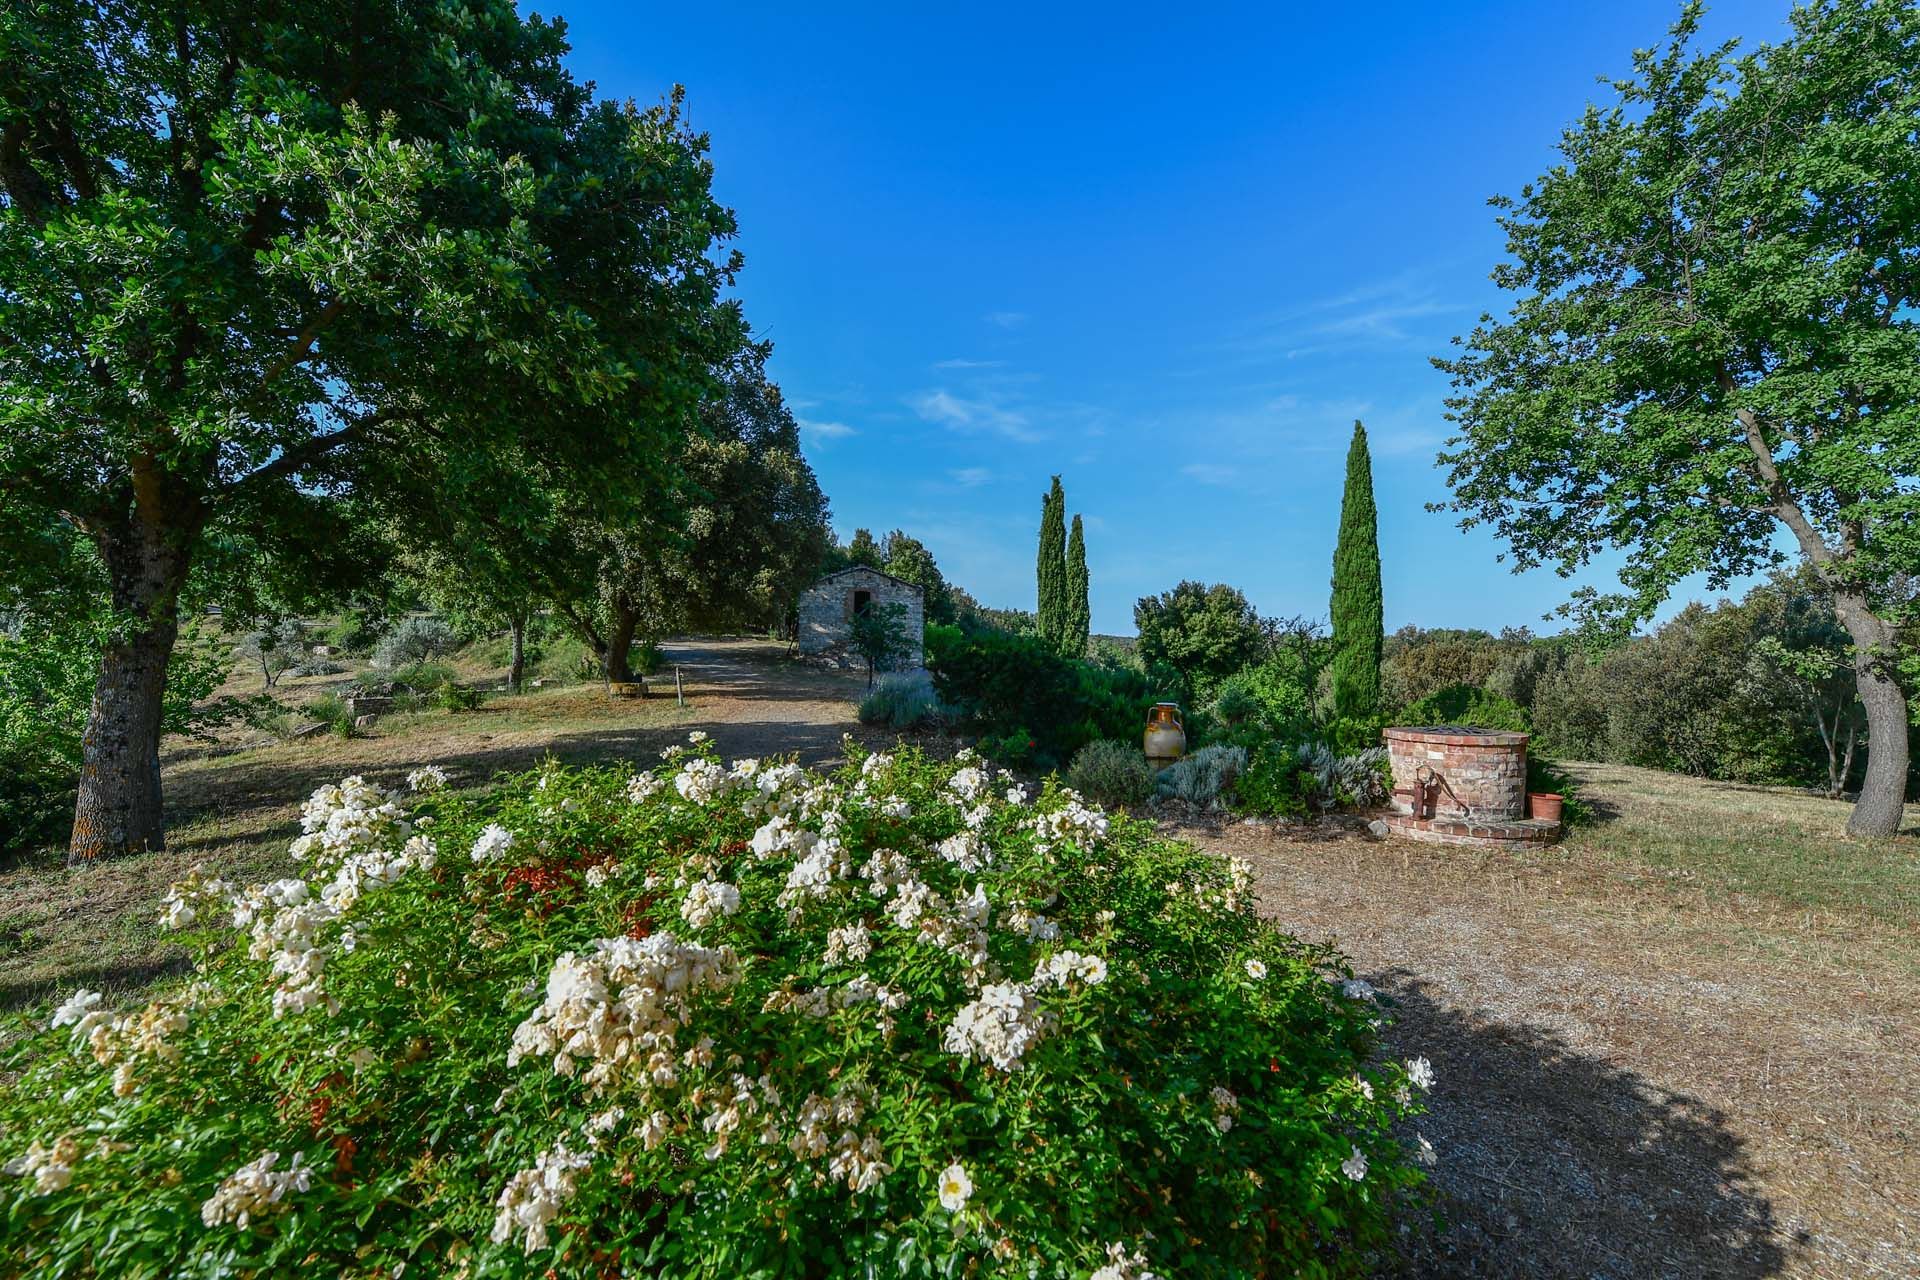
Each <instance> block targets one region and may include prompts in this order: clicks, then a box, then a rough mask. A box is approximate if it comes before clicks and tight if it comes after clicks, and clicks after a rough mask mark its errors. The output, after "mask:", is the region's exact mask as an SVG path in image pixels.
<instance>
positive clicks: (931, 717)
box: [859, 671, 946, 731]
mask: <svg viewBox="0 0 1920 1280" xmlns="http://www.w3.org/2000/svg"><path fill="white" fill-rule="evenodd" d="M859 716H860V723H861V724H870V725H884V726H885V727H887V728H889V729H893V730H896V731H904V730H907V729H919V728H933V727H937V726H938V725H939V724H940V723H941V721H942V720H944V719H945V718H946V717H945V713H944V710H943V708H942V707H941V706H940V699H939V698H938V697H937V696H935V694H934V692H933V685H932V683H931V682H930V681H929V680H928V678H927V673H926V672H924V671H908V672H895V673H892V674H889V675H884V676H881V677H880V678H879V679H878V680H877V681H875V682H874V686H873V688H871V689H869V690H867V692H866V695H865V696H864V697H862V698H861V699H860V706H859Z"/></svg>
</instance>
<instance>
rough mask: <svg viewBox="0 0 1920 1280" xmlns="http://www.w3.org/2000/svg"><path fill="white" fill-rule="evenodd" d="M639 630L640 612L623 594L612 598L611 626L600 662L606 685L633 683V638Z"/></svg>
mask: <svg viewBox="0 0 1920 1280" xmlns="http://www.w3.org/2000/svg"><path fill="white" fill-rule="evenodd" d="M639 630H640V611H639V610H638V609H636V608H634V607H633V602H632V600H631V599H629V598H628V596H627V595H626V593H625V592H617V593H615V595H614V598H613V626H612V627H611V628H609V630H608V634H607V649H606V652H605V653H604V654H603V655H602V656H601V662H602V664H603V665H604V667H605V669H606V673H607V683H608V684H631V683H633V637H634V635H635V634H636V633H637V632H638V631H639Z"/></svg>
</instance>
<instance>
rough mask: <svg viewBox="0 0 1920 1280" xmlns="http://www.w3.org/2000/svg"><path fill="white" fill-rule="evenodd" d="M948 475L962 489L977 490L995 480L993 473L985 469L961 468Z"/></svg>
mask: <svg viewBox="0 0 1920 1280" xmlns="http://www.w3.org/2000/svg"><path fill="white" fill-rule="evenodd" d="M947 475H948V476H949V477H950V478H951V479H952V480H953V482H954V483H955V484H957V485H959V486H960V487H961V488H962V489H977V488H979V487H980V486H981V485H983V484H985V483H986V482H987V481H989V480H991V479H993V472H991V471H989V470H987V469H986V468H985V467H960V468H959V469H957V470H954V471H949V472H947Z"/></svg>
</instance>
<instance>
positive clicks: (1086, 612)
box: [1061, 515, 1093, 658]
mask: <svg viewBox="0 0 1920 1280" xmlns="http://www.w3.org/2000/svg"><path fill="white" fill-rule="evenodd" d="M1087 585H1088V584H1087V535H1086V531H1085V530H1084V529H1082V528H1081V526H1080V517H1079V516H1077V515H1076V516H1074V518H1073V534H1072V536H1071V537H1069V538H1068V539H1067V626H1066V640H1065V642H1064V645H1063V647H1062V649H1061V652H1062V653H1064V654H1066V655H1067V656H1068V657H1069V658H1083V657H1085V656H1086V653H1087V639H1088V636H1089V635H1090V633H1091V632H1092V630H1093V608H1092V606H1091V605H1090V604H1089V603H1088V600H1087Z"/></svg>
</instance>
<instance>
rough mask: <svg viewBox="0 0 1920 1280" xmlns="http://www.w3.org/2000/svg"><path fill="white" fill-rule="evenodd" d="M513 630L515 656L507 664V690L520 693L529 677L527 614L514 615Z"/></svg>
mask: <svg viewBox="0 0 1920 1280" xmlns="http://www.w3.org/2000/svg"><path fill="white" fill-rule="evenodd" d="M510 625H511V627H512V631H513V657H512V659H511V660H510V661H509V662H508V664H507V691H508V692H509V693H519V692H520V687H521V685H522V684H523V683H524V682H525V681H526V678H527V619H526V615H525V614H520V613H516V614H514V615H513V620H512V623H511V624H510Z"/></svg>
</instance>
